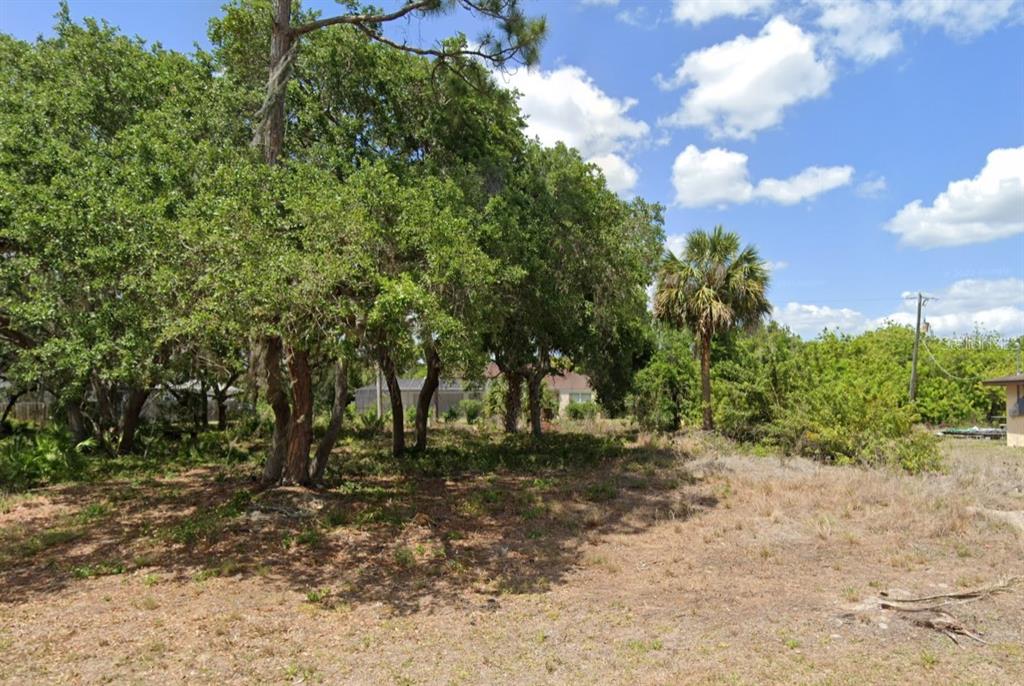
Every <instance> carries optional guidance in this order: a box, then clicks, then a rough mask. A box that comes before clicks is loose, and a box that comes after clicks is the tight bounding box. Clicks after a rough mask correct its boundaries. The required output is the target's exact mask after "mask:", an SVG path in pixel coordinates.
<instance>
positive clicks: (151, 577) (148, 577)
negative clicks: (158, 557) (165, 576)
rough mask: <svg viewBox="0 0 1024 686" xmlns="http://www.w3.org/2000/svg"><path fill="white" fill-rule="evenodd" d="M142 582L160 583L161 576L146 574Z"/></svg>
mask: <svg viewBox="0 0 1024 686" xmlns="http://www.w3.org/2000/svg"><path fill="white" fill-rule="evenodd" d="M142 583H143V585H145V586H150V587H152V586H156V585H157V584H158V583H160V577H158V576H157V575H156V574H147V575H146V576H144V577H142Z"/></svg>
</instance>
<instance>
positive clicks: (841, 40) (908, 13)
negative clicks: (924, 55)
mask: <svg viewBox="0 0 1024 686" xmlns="http://www.w3.org/2000/svg"><path fill="white" fill-rule="evenodd" d="M1014 2H1015V0H903V1H902V2H896V1H895V0H862V1H861V2H852V1H850V0H814V4H816V5H818V6H819V7H820V8H821V13H820V14H819V15H818V18H817V24H818V26H819V27H821V29H822V30H823V32H824V36H823V38H824V41H825V43H826V45H827V46H828V47H829V48H830V49H831V50H833V51H834V52H836V53H838V54H840V55H843V56H845V57H849V58H851V59H853V60H855V61H857V62H859V63H861V64H870V63H872V62H876V61H878V60H880V59H883V58H885V57H888V56H889V55H892V54H893V53H895V52H897V51H899V49H900V48H901V47H902V44H903V39H902V36H901V31H902V30H903V29H904V28H906V27H908V26H914V27H917V28H920V29H925V30H928V29H931V28H941V29H942V30H944V31H945V32H946V33H948V34H950V35H952V36H953V37H955V38H959V39H967V38H973V37H975V36H978V35H980V34H982V33H984V32H985V31H988V30H989V29H992V28H994V27H996V26H997V25H999V24H1000V23H1002V22H1003V21H1006V20H1009V19H1011V17H1012V16H1013V14H1014Z"/></svg>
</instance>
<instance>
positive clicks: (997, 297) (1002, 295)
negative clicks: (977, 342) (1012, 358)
mask: <svg viewBox="0 0 1024 686" xmlns="http://www.w3.org/2000/svg"><path fill="white" fill-rule="evenodd" d="M916 295H917V294H916V293H904V294H903V298H902V302H901V303H900V305H899V306H898V308H897V309H895V310H893V311H892V312H891V313H889V314H887V315H884V316H881V317H869V316H867V315H865V314H864V313H862V312H860V311H858V310H854V309H850V308H846V307H841V308H837V307H829V306H824V305H810V304H805V303H798V302H790V303H787V304H786V305H785V307H782V308H775V311H774V312H773V317H774V318H775V319H776V321H778V322H780V323H782V324H785V325H786V326H788V327H789V328H791V329H792V330H793V331H794V332H795V333H797V334H799V335H801V336H804V337H814V336H816V335H818V334H819V333H821V331H822V330H823V329H826V328H828V329H838V330H839V331H842V332H844V333H852V334H856V333H861V332H863V331H866V330H868V329H875V328H878V327H880V326H885V325H886V324H888V323H890V322H891V323H895V324H902V325H905V326H913V325H914V323H915V321H916V318H917V312H916V307H917V300H916ZM924 319H925V321H926V322H927V323H928V325H929V327H930V330H931V333H933V334H935V335H937V336H957V335H964V334H969V333H971V332H973V331H974V330H975V329H976V328H977V329H981V330H982V331H995V332H996V333H997V334H999V335H1000V336H1019V335H1021V334H1022V333H1024V279H1018V278H1006V279H963V280H961V281H957V282H955V283H953V284H952V285H950V286H949V287H948V288H947V289H946V290H945V291H942V292H940V293H939V294H938V299H937V300H932V301H929V302H928V303H926V304H925V308H924Z"/></svg>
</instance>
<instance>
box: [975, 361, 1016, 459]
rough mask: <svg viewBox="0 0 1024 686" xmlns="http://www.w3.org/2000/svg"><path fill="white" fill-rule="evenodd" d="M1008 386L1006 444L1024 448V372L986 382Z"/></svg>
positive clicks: (992, 384)
mask: <svg viewBox="0 0 1024 686" xmlns="http://www.w3.org/2000/svg"><path fill="white" fill-rule="evenodd" d="M984 383H985V384H986V385H988V386H1004V387H1005V388H1006V445H1009V446H1013V447H1017V448H1024V374H1010V375H1009V376H1001V377H999V378H998V379H989V380H988V381H985V382H984Z"/></svg>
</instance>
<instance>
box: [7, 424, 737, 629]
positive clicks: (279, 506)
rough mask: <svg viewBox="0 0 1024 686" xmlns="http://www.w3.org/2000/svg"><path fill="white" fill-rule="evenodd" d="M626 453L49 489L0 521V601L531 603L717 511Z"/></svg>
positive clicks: (358, 464) (442, 454)
mask: <svg viewBox="0 0 1024 686" xmlns="http://www.w3.org/2000/svg"><path fill="white" fill-rule="evenodd" d="M634 439H635V435H634V436H630V435H623V434H620V435H613V436H591V435H582V434H554V435H550V436H547V437H545V438H544V439H542V440H541V441H531V440H529V439H528V438H523V437H513V438H511V439H507V440H502V439H496V438H494V437H488V436H482V437H481V436H478V435H476V434H475V433H473V432H466V431H454V430H446V431H443V432H439V439H438V440H437V441H436V443H437V447H435V448H432V449H431V450H429V451H427V452H425V453H423V454H420V455H414V456H411V457H409V458H408V459H403V460H402V461H401V462H396V461H393V460H391V458H388V457H386V451H385V450H384V449H383V446H382V445H381V444H379V443H370V442H367V441H358V440H351V441H349V442H348V443H347V444H346V445H345V446H343V448H341V449H340V450H339V452H338V456H337V459H336V460H335V464H334V465H333V470H332V473H331V474H330V478H329V480H328V485H327V487H326V488H324V489H322V490H318V491H309V490H304V489H292V488H281V489H274V490H270V491H266V492H256V491H255V489H254V487H253V483H254V482H253V480H252V478H253V477H252V473H253V472H254V466H253V465H242V466H235V467H230V466H209V467H203V468H199V469H194V470H192V471H189V472H186V473H184V474H181V475H179V476H175V477H168V478H161V479H148V480H139V481H108V482H103V483H96V484H88V485H83V484H80V485H72V486H65V487H55V488H51V489H46V490H45V491H44V492H43V493H42V494H41V495H40V496H37V497H34V498H30V499H26V500H25V501H23V502H21V503H19V504H17V505H16V506H15V507H14V508H13V509H11V511H10V512H9V513H7V514H6V515H0V602H3V603H11V604H19V603H22V602H26V601H28V600H30V599H31V598H33V597H34V596H38V595H41V594H50V593H54V592H57V591H60V590H61V589H63V588H65V587H67V586H68V585H70V584H74V583H81V582H83V580H85V579H88V578H90V577H93V576H99V575H106V574H124V573H132V574H143V575H146V577H144V579H145V578H147V577H149V575H153V577H159V578H161V579H162V580H177V581H181V582H189V583H192V582H196V583H201V582H202V581H203V580H205V579H208V578H210V577H216V576H220V577H238V576H241V577H260V578H264V579H266V580H267V581H268V582H272V583H280V584H284V585H286V586H287V587H289V588H292V589H294V590H296V591H299V592H301V593H304V594H306V597H307V599H308V600H309V602H312V603H317V604H322V605H334V604H348V605H356V604H361V603H378V602H379V603H384V604H386V605H388V606H390V607H391V608H393V610H394V611H395V612H397V613H400V614H407V613H415V612H421V611H430V609H431V608H432V607H435V606H436V604H437V603H442V604H453V603H455V604H458V603H467V604H473V603H476V604H479V603H481V602H485V603H486V602H488V600H487V598H493V597H494V596H498V595H501V594H508V593H513V594H515V593H537V592H543V591H544V590H546V589H547V588H549V587H551V586H552V585H554V584H558V583H560V582H562V580H563V579H564V577H565V576H566V575H567V574H568V573H569V572H570V571H571V570H572V569H574V568H575V567H576V566H577V565H579V564H580V563H581V560H582V556H583V551H584V549H585V546H586V545H587V544H588V543H589V542H593V541H594V540H596V539H597V538H599V537H601V536H605V535H609V534H630V533H636V532H639V531H642V530H644V529H646V528H648V527H650V526H653V525H655V524H657V523H659V522H664V521H666V520H682V519H685V518H688V517H691V516H693V515H694V514H697V513H699V512H700V511H702V510H705V509H709V508H713V507H715V506H716V504H717V501H716V500H715V498H714V497H713V496H712V495H710V493H709V492H708V491H707V489H706V488H704V487H703V486H702V485H701V484H700V483H698V482H695V480H694V479H693V478H692V477H691V476H690V474H689V473H688V472H687V470H686V467H685V464H686V460H687V459H688V456H687V455H685V454H683V453H682V452H680V451H679V450H678V449H675V448H672V447H671V446H663V447H655V446H651V445H638V444H637V443H636V441H635V440H634ZM149 578H152V577H149ZM491 602H493V601H491Z"/></svg>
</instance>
